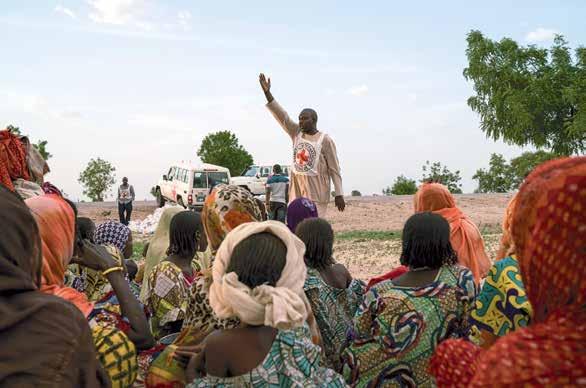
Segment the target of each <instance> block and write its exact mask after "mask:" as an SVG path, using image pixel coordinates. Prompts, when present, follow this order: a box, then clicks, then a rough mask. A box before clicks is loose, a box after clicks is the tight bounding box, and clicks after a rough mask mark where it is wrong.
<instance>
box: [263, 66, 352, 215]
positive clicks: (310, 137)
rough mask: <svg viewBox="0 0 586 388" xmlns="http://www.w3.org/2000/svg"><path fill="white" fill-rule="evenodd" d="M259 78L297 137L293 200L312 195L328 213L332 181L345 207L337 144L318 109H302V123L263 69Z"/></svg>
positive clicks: (280, 118)
mask: <svg viewBox="0 0 586 388" xmlns="http://www.w3.org/2000/svg"><path fill="white" fill-rule="evenodd" d="M259 81H260V86H261V87H262V90H263V92H264V94H265V96H266V98H267V108H268V109H269V110H270V111H271V113H272V114H273V116H274V117H275V119H277V121H278V122H279V124H280V125H281V127H283V129H284V130H285V132H287V134H288V135H289V136H290V137H291V140H292V141H293V166H292V168H291V183H290V185H289V201H293V200H294V199H295V198H299V197H306V198H309V199H311V200H312V201H313V202H315V204H316V205H317V211H318V214H319V216H320V217H324V216H325V215H326V212H327V208H328V204H329V202H330V192H331V184H330V181H331V182H333V183H334V191H335V203H336V207H337V208H338V210H339V211H344V208H345V207H346V203H345V202H344V191H343V189H342V175H341V174H340V164H339V162H338V155H337V152H336V145H335V144H334V141H333V140H332V138H331V137H329V136H328V135H326V134H325V133H323V132H320V131H318V130H317V113H316V112H315V111H314V110H313V109H307V108H306V109H303V110H302V111H301V113H299V123H296V122H295V121H293V120H291V118H290V117H289V115H288V114H287V112H285V110H284V109H283V108H282V107H281V105H279V103H277V101H275V99H274V97H273V95H272V93H271V79H270V78H268V79H267V78H266V77H265V75H264V74H262V73H261V74H260V76H259Z"/></svg>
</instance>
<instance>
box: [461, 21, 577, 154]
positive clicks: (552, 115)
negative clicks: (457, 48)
mask: <svg viewBox="0 0 586 388" xmlns="http://www.w3.org/2000/svg"><path fill="white" fill-rule="evenodd" d="M467 41H468V48H467V50H466V54H467V56H468V67H467V68H466V69H464V77H465V78H466V79H467V80H469V81H472V82H473V84H474V91H475V93H476V95H474V96H472V97H470V98H469V99H468V105H469V106H470V108H472V110H473V111H475V112H476V113H478V114H479V115H480V120H481V128H482V130H483V131H484V132H485V133H486V135H487V136H489V137H491V138H492V139H494V140H498V139H501V138H502V139H503V140H504V141H505V142H507V143H509V144H516V145H520V146H524V145H533V146H535V147H537V148H538V149H547V150H551V151H553V152H555V153H559V154H567V155H570V154H574V153H580V152H584V151H586V93H585V92H584V91H585V90H586V48H584V47H580V48H578V49H576V50H575V54H576V55H575V56H576V58H575V59H573V57H572V53H571V51H570V48H569V47H568V43H567V42H566V41H565V40H564V38H563V37H562V36H559V35H558V36H557V37H556V38H555V40H554V43H553V46H552V47H551V48H550V49H542V48H538V47H536V46H533V45H530V46H527V47H523V46H519V45H518V44H517V42H515V41H513V40H511V39H508V38H505V39H502V40H501V41H499V42H496V41H493V40H490V39H488V38H485V37H484V36H483V35H482V33H481V32H480V31H471V32H470V33H469V34H468V37H467Z"/></svg>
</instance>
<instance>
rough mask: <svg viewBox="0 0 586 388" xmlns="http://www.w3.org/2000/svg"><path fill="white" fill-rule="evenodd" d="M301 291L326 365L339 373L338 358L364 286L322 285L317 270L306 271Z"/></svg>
mask: <svg viewBox="0 0 586 388" xmlns="http://www.w3.org/2000/svg"><path fill="white" fill-rule="evenodd" d="M303 289H304V290H305V295H306V296H307V299H309V303H310V304H311V309H312V311H313V314H314V315H315V319H316V321H317V325H318V327H319V331H320V333H321V337H322V341H323V345H324V351H325V353H326V363H327V365H328V366H329V367H330V368H333V369H334V370H340V367H341V363H340V354H341V352H342V350H343V348H344V347H345V345H346V338H347V334H348V330H349V329H351V328H352V318H354V314H356V310H357V309H358V307H359V306H360V305H361V304H362V300H363V298H364V289H365V284H364V282H362V281H360V280H357V279H353V280H352V282H351V283H350V285H349V286H348V287H347V288H345V289H342V288H335V287H332V286H330V285H328V284H327V283H326V282H324V281H323V279H322V277H321V275H320V273H319V271H318V270H316V269H313V268H308V270H307V279H306V280H305V285H304V286H303Z"/></svg>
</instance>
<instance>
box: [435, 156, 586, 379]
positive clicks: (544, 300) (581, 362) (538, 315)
mask: <svg viewBox="0 0 586 388" xmlns="http://www.w3.org/2000/svg"><path fill="white" fill-rule="evenodd" d="M585 209H586V157H573V158H563V159H557V160H553V161H549V162H546V163H544V164H542V165H540V166H538V167H537V168H536V169H535V170H534V171H533V172H532V173H531V174H530V175H529V176H528V177H527V179H526V180H525V182H524V183H523V185H522V186H521V189H520V191H519V193H518V195H517V205H516V206H515V210H514V215H513V224H512V235H513V241H514V243H515V247H516V251H517V253H518V255H519V267H520V269H521V274H522V276H523V282H524V284H525V289H526V292H527V296H528V298H529V301H530V302H531V305H532V306H533V310H534V315H533V320H532V323H531V324H530V325H529V326H528V327H526V328H522V329H519V330H517V331H515V332H512V333H510V334H508V335H506V336H504V337H502V338H500V339H499V340H498V341H497V342H496V343H495V344H494V345H493V346H492V347H490V349H488V350H486V351H481V350H480V349H479V348H476V347H474V345H472V344H470V343H463V342H446V343H444V344H442V345H441V346H440V347H438V349H437V351H436V354H435V356H434V362H433V363H432V368H431V372H432V373H433V374H434V375H435V376H436V378H437V382H438V384H439V385H440V386H446V387H447V386H456V385H457V384H461V385H460V386H471V387H481V386H493V387H508V386H524V387H542V386H546V387H565V386H576V385H579V384H584V382H586V352H585V350H584V349H586V265H584V258H585V252H586V227H585V226H584V225H586V211H585Z"/></svg>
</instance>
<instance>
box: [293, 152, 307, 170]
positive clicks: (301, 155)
mask: <svg viewBox="0 0 586 388" xmlns="http://www.w3.org/2000/svg"><path fill="white" fill-rule="evenodd" d="M308 161H309V153H308V152H307V150H306V149H305V148H303V149H301V150H299V152H297V155H295V162H296V163H297V164H299V165H301V166H303V165H305V164H307V162H308Z"/></svg>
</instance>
